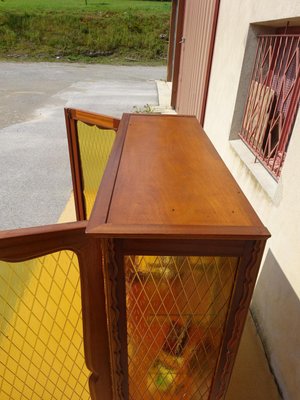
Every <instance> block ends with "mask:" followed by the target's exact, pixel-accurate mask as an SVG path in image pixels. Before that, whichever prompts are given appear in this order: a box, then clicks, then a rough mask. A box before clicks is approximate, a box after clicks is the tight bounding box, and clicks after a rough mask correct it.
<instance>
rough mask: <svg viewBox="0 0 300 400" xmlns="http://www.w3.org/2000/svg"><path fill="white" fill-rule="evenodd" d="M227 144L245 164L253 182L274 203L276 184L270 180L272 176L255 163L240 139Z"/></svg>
mask: <svg viewBox="0 0 300 400" xmlns="http://www.w3.org/2000/svg"><path fill="white" fill-rule="evenodd" d="M229 143H230V146H231V148H232V149H233V151H234V152H235V153H236V154H237V156H238V157H239V158H240V159H241V161H242V162H243V163H244V164H245V166H246V167H247V168H248V170H249V171H250V173H251V174H252V176H253V177H254V178H255V180H256V181H257V182H258V183H259V185H260V186H261V187H262V189H263V190H264V191H265V192H266V194H267V195H268V196H269V197H270V198H271V200H272V201H274V200H275V195H276V192H277V189H278V183H277V182H276V181H275V179H273V178H272V176H271V175H270V174H269V173H268V171H267V170H266V169H265V168H264V167H263V166H262V165H261V164H260V162H258V161H256V162H255V156H254V154H253V153H252V152H251V151H250V150H249V149H248V148H247V146H246V145H245V144H244V143H243V142H242V141H241V140H240V139H237V140H230V141H229Z"/></svg>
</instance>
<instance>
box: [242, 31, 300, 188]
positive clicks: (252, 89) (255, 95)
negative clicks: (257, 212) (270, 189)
mask: <svg viewBox="0 0 300 400" xmlns="http://www.w3.org/2000/svg"><path fill="white" fill-rule="evenodd" d="M299 99H300V34H278V35H260V36H259V37H258V46H257V52H256V58H255V64H254V68H253V72H252V78H251V81H250V85H249V91H248V98H247V103H246V107H245V111H244V117H243V122H242V127H241V131H240V133H239V135H240V137H241V139H242V140H243V141H244V143H245V144H246V145H247V146H248V147H249V148H250V150H251V151H252V152H253V153H254V154H255V156H256V159H257V160H258V161H260V162H261V163H262V164H263V165H264V166H265V168H266V169H267V170H268V171H269V172H270V173H271V175H272V176H273V177H274V178H275V179H276V180H278V179H279V177H280V173H281V170H282V166H283V163H284V159H285V156H286V152H287V148H288V145H289V142H290V137H291V134H292V130H293V125H294V122H295V119H296V115H297V111H298V108H299Z"/></svg>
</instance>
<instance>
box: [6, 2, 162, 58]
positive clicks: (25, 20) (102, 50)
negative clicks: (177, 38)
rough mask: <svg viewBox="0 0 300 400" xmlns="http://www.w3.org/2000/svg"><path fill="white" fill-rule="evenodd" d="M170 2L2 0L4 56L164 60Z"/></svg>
mask: <svg viewBox="0 0 300 400" xmlns="http://www.w3.org/2000/svg"><path fill="white" fill-rule="evenodd" d="M169 17H170V3H169V2H163V1H142V0H132V1H127V0H105V1H103V2H101V1H97V0H87V5H86V4H85V0H51V1H49V0H0V59H2V60H4V59H8V60H20V61H25V60H27V61H58V60H59V61H77V62H80V61H83V62H98V63H115V64H125V63H140V64H141V63H143V64H163V63H165V62H166V57H167V48H168V33H169Z"/></svg>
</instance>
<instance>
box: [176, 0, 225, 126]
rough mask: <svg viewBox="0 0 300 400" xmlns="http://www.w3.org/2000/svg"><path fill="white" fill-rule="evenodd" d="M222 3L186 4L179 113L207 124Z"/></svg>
mask: <svg viewBox="0 0 300 400" xmlns="http://www.w3.org/2000/svg"><path fill="white" fill-rule="evenodd" d="M219 3H220V1H219V0H201V1H199V0H190V1H188V2H186V6H185V16H184V29H183V38H184V39H183V44H182V49H181V60H180V69H179V71H180V72H179V78H178V90H177V96H176V111H177V112H178V113H180V114H187V115H195V116H196V117H197V118H198V120H199V121H200V123H202V124H203V122H204V114H205V105H206V98H207V92H208V84H209V76H210V69H211V61H212V54H213V45H214V39H215V31H216V24H217V17H218V9H219Z"/></svg>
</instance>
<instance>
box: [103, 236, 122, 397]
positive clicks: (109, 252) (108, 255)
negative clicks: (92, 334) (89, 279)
mask: <svg viewBox="0 0 300 400" xmlns="http://www.w3.org/2000/svg"><path fill="white" fill-rule="evenodd" d="M102 252H103V257H104V260H105V261H104V279H105V289H106V304H107V317H108V332H109V344H110V346H109V347H110V360H111V372H112V387H113V399H114V400H126V399H127V398H128V395H127V396H126V393H125V392H126V386H125V385H126V382H125V381H127V379H126V370H127V368H126V366H125V365H124V363H122V358H123V353H124V343H123V342H124V340H122V337H121V332H122V331H121V327H120V315H121V312H122V306H121V303H120V293H118V288H119V287H120V279H119V278H120V277H119V272H120V269H122V267H123V266H122V265H121V268H119V265H118V261H117V258H116V251H115V245H114V241H113V240H112V239H107V240H102ZM123 283H124V282H123ZM123 332H124V330H123ZM126 332H127V329H126V327H125V332H124V333H125V334H126ZM126 349H127V347H126ZM126 357H127V351H126ZM124 367H125V370H124Z"/></svg>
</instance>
